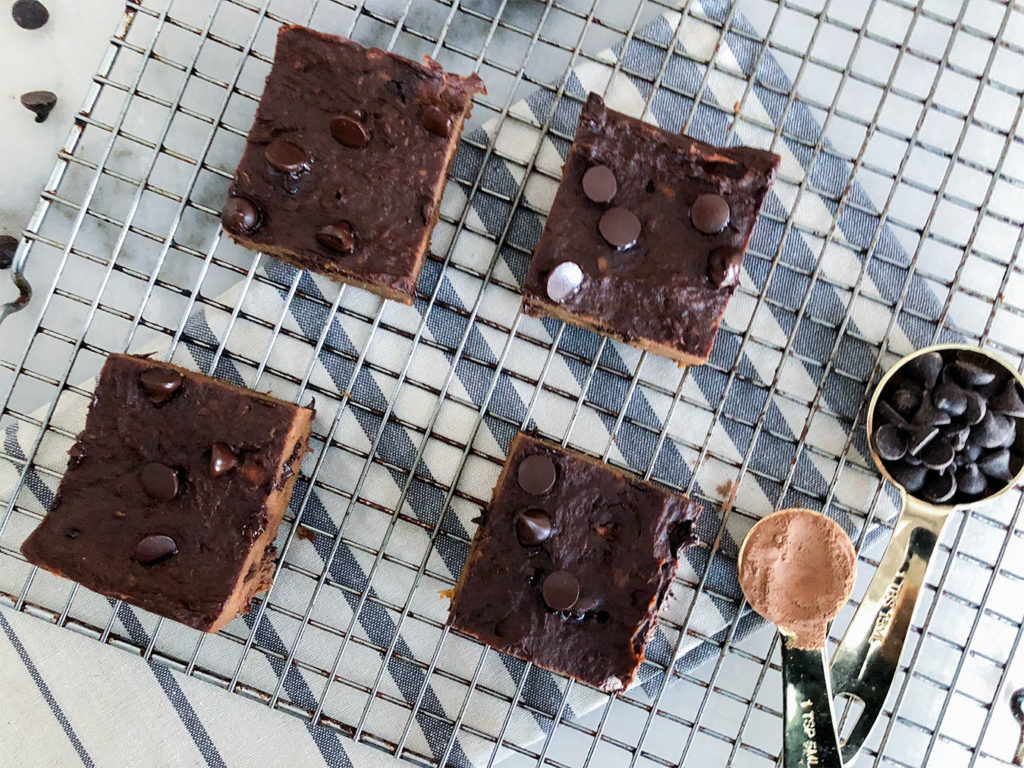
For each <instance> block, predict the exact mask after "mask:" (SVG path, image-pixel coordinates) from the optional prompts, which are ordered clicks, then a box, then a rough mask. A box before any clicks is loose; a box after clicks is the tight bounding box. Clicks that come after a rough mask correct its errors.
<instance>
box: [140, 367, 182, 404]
mask: <svg viewBox="0 0 1024 768" xmlns="http://www.w3.org/2000/svg"><path fill="white" fill-rule="evenodd" d="M183 380H184V378H183V377H182V375H181V372H180V371H176V370H174V369H173V368H163V367H154V368H147V369H146V370H144V371H143V372H142V373H140V374H139V384H141V385H142V389H143V390H144V391H145V393H146V396H147V397H148V398H149V399H150V400H151V401H152V402H153V403H156V404H160V403H162V402H164V401H165V400H166V399H167V398H169V397H170V396H171V395H173V394H174V393H175V392H177V391H178V388H179V387H180V386H181V382H182V381H183Z"/></svg>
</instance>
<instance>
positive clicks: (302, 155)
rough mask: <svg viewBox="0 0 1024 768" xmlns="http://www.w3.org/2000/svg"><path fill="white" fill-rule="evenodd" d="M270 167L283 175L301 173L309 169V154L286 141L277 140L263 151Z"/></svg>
mask: <svg viewBox="0 0 1024 768" xmlns="http://www.w3.org/2000/svg"><path fill="white" fill-rule="evenodd" d="M263 154H264V157H266V158H267V162H268V163H270V167H271V168H273V169H274V170H275V171H280V172H281V173H289V174H294V173H301V172H302V171H305V170H307V169H308V168H309V163H310V157H309V153H308V152H307V151H306V150H304V149H303V148H302V147H300V146H298V145H296V144H292V143H291V142H290V141H285V140H284V139H275V140H274V141H272V142H270V143H269V144H268V145H267V148H266V149H265V150H263Z"/></svg>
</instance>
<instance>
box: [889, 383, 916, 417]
mask: <svg viewBox="0 0 1024 768" xmlns="http://www.w3.org/2000/svg"><path fill="white" fill-rule="evenodd" d="M890 400H891V402H892V407H893V408H895V409H896V411H897V412H898V413H899V414H900V415H901V416H905V417H906V418H908V419H909V418H910V417H911V416H913V415H914V411H916V410H917V408H918V406H920V405H921V394H920V392H915V391H914V390H912V389H910V388H909V387H903V388H901V389H897V390H896V391H895V392H893V393H892V397H891V398H890Z"/></svg>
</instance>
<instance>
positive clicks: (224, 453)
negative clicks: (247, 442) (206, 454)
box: [210, 443, 238, 477]
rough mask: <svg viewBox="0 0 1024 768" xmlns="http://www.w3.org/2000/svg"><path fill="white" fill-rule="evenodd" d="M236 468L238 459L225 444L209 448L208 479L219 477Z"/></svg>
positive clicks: (217, 444) (215, 444)
mask: <svg viewBox="0 0 1024 768" xmlns="http://www.w3.org/2000/svg"><path fill="white" fill-rule="evenodd" d="M237 466H238V457H237V456H236V455H235V452H234V451H232V450H231V446H230V445H228V444H227V443H214V444H213V445H212V446H211V447H210V477H220V476H221V475H223V474H226V473H228V472H230V471H231V470H232V469H234V468H235V467H237Z"/></svg>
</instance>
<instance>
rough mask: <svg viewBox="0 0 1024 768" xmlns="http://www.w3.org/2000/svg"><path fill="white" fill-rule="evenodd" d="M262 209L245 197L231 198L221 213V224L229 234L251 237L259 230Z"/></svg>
mask: <svg viewBox="0 0 1024 768" xmlns="http://www.w3.org/2000/svg"><path fill="white" fill-rule="evenodd" d="M260 218H261V217H260V208H259V206H258V205H256V203H254V202H253V201H252V200H249V199H247V198H244V197H229V198H228V201H227V202H226V203H224V210H222V211H221V213H220V220H221V223H222V224H223V225H224V229H226V230H227V231H228V232H234V233H235V234H236V235H250V234H252V233H253V232H255V231H256V230H257V229H259V226H260Z"/></svg>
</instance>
